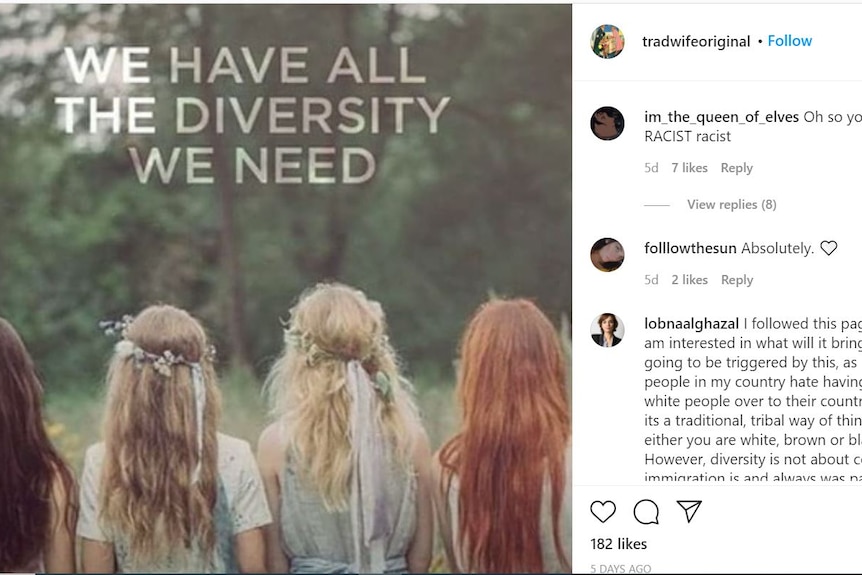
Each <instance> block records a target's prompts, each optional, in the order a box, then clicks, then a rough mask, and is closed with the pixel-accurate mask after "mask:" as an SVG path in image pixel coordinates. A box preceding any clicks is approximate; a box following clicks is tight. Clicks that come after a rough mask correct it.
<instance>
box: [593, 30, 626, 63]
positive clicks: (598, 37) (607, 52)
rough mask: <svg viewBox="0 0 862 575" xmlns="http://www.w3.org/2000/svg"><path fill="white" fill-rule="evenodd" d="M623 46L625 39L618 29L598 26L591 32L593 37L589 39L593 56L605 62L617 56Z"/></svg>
mask: <svg viewBox="0 0 862 575" xmlns="http://www.w3.org/2000/svg"><path fill="white" fill-rule="evenodd" d="M625 44H626V39H625V37H624V36H623V33H622V32H621V31H620V29H619V28H617V27H616V26H612V25H610V24H603V25H601V26H599V27H598V28H596V29H595V30H593V35H592V36H591V37H590V46H591V47H592V49H593V54H595V55H596V56H598V57H599V58H604V59H605V60H610V59H611V58H616V57H617V56H619V55H620V53H621V52H622V51H623V47H624V46H625Z"/></svg>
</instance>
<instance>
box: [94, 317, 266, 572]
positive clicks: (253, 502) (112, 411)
mask: <svg viewBox="0 0 862 575" xmlns="http://www.w3.org/2000/svg"><path fill="white" fill-rule="evenodd" d="M109 331H119V332H120V334H121V336H122V339H121V340H120V341H119V342H118V343H117V345H116V346H115V349H114V356H113V359H112V360H111V363H110V366H109V368H108V376H107V384H108V398H107V406H106V410H105V419H104V425H103V437H104V442H102V443H98V444H96V445H94V446H92V447H90V448H89V449H88V450H87V453H86V457H85V462H84V472H83V477H82V480H81V482H82V485H81V516H80V519H79V521H78V535H79V536H80V537H81V538H82V539H83V542H82V551H81V555H82V566H83V569H84V571H85V572H95V573H105V572H113V571H122V572H126V573H128V572H133V571H137V572H141V571H143V572H149V573H158V572H162V573H179V572H196V573H211V572H215V573H219V572H221V573H224V572H234V571H236V570H239V571H241V572H262V571H264V570H265V564H264V537H263V530H262V527H263V526H264V525H266V524H268V523H270V521H271V517H270V514H269V510H268V508H267V504H266V497H265V494H264V491H263V484H262V483H261V479H260V473H259V472H258V470H257V466H256V465H255V461H254V456H253V455H252V452H251V448H250V446H249V445H248V443H247V442H245V441H242V440H240V439H236V438H233V437H230V436H227V435H224V434H221V433H218V432H217V428H218V418H219V415H220V413H219V412H220V404H221V396H220V393H219V389H218V386H217V382H216V374H215V370H214V369H213V363H212V361H213V352H212V349H211V348H210V347H209V345H208V344H207V338H206V334H205V333H204V330H203V328H202V327H201V325H200V323H198V321H197V320H195V319H194V318H193V317H192V316H191V315H189V314H188V313H187V312H185V311H183V310H181V309H178V308H175V307H172V306H168V305H158V306H151V307H148V308H147V309H145V310H144V311H142V312H141V313H140V315H138V316H137V317H135V318H130V317H127V318H124V320H123V321H122V322H117V323H116V324H114V325H112V326H110V328H109Z"/></svg>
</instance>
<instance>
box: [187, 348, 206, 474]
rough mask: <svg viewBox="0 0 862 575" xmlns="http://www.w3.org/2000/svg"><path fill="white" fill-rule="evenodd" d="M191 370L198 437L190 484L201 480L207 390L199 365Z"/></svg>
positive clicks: (195, 364) (191, 365)
mask: <svg viewBox="0 0 862 575" xmlns="http://www.w3.org/2000/svg"><path fill="white" fill-rule="evenodd" d="M189 366H190V367H191V368H192V387H193V388H194V394H195V425H196V427H197V436H198V462H197V465H195V470H194V471H193V472H192V484H195V483H197V482H198V481H199V480H200V478H201V463H202V462H203V456H204V408H205V407H206V405H207V390H206V386H205V385H204V376H203V370H202V369H201V364H200V363H192V364H189Z"/></svg>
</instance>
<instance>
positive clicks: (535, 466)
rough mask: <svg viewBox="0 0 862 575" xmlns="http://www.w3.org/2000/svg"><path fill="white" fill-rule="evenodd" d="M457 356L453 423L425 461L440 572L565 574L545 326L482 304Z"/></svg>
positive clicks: (562, 487)
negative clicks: (443, 563) (457, 418)
mask: <svg viewBox="0 0 862 575" xmlns="http://www.w3.org/2000/svg"><path fill="white" fill-rule="evenodd" d="M460 358H461V361H460V369H459V375H458V390H457V395H458V400H459V403H460V406H461V410H462V417H463V421H462V423H461V428H460V431H459V432H458V433H456V434H455V436H454V437H452V438H451V439H450V440H449V441H447V442H446V443H445V444H444V445H443V447H442V448H441V449H440V451H439V452H438V453H437V454H436V456H435V458H434V467H435V472H436V480H437V485H438V489H437V490H436V495H437V497H436V504H437V514H438V518H439V521H440V527H441V531H442V534H443V543H444V547H445V550H446V555H447V557H448V560H449V568H450V569H451V570H452V571H453V572H454V571H461V572H471V573H476V572H491V573H552V572H558V573H571V490H570V488H571V461H570V450H571V447H570V439H571V415H570V409H569V403H568V398H567V393H566V375H565V374H566V366H565V360H564V357H563V351H562V347H561V345H560V341H559V339H558V337H557V334H556V331H555V330H554V327H553V325H552V324H551V322H550V321H549V320H548V319H547V318H546V317H545V316H544V314H542V312H541V311H539V309H538V308H537V307H536V306H535V305H534V304H532V303H531V302H529V301H526V300H523V299H516V300H509V301H506V300H495V301H491V302H488V303H486V304H484V305H483V306H482V307H480V308H479V310H478V311H477V312H476V314H475V315H474V316H473V319H472V320H471V321H470V324H469V325H468V326H467V330H466V331H465V333H464V336H463V339H462V341H461V349H460Z"/></svg>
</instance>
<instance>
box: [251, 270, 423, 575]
mask: <svg viewBox="0 0 862 575" xmlns="http://www.w3.org/2000/svg"><path fill="white" fill-rule="evenodd" d="M285 344H286V345H285V349H284V352H283V354H282V355H281V357H280V358H279V359H278V361H277V362H276V363H275V365H274V366H273V368H272V371H271V373H270V376H269V378H268V382H267V386H268V390H269V394H270V398H271V402H272V406H273V412H274V414H275V416H276V421H275V423H273V424H272V425H270V426H269V427H268V428H267V429H266V430H264V432H263V434H262V435H261V438H260V443H259V446H258V463H259V465H260V468H261V472H262V474H263V479H264V484H265V485H266V490H267V496H268V498H269V501H270V509H271V510H272V512H273V516H274V518H275V521H274V524H273V526H272V527H270V528H268V530H267V563H268V564H267V566H268V568H269V570H270V571H271V572H282V573H283V572H287V571H288V569H289V570H290V572H292V573H357V572H358V573H383V572H387V573H388V572H404V571H411V572H425V571H427V569H428V566H429V564H430V560H431V551H432V543H433V533H434V519H433V513H434V512H433V503H432V501H431V499H432V494H431V490H432V488H433V487H432V485H431V475H430V473H431V471H430V459H431V453H430V448H429V446H428V440H427V437H426V435H425V432H424V430H423V429H422V426H421V423H420V421H419V418H418V416H417V413H416V409H415V407H414V405H413V402H412V400H411V398H410V396H409V395H408V393H407V390H405V389H404V387H403V386H402V383H401V378H400V377H399V371H398V365H397V363H396V358H395V353H394V351H393V350H392V347H391V346H390V345H389V342H388V339H387V336H386V323H385V318H384V315H383V310H382V308H381V307H380V305H379V304H377V303H376V302H372V301H369V300H368V298H366V296H365V294H363V293H362V292H361V291H359V290H356V289H353V288H351V287H348V286H345V285H340V284H322V285H318V286H317V287H315V288H314V289H311V290H310V291H307V292H306V293H304V294H303V295H302V296H301V297H300V300H299V303H298V304H297V305H296V307H295V308H294V309H293V310H291V317H290V321H289V323H288V325H287V329H286V330H285Z"/></svg>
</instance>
